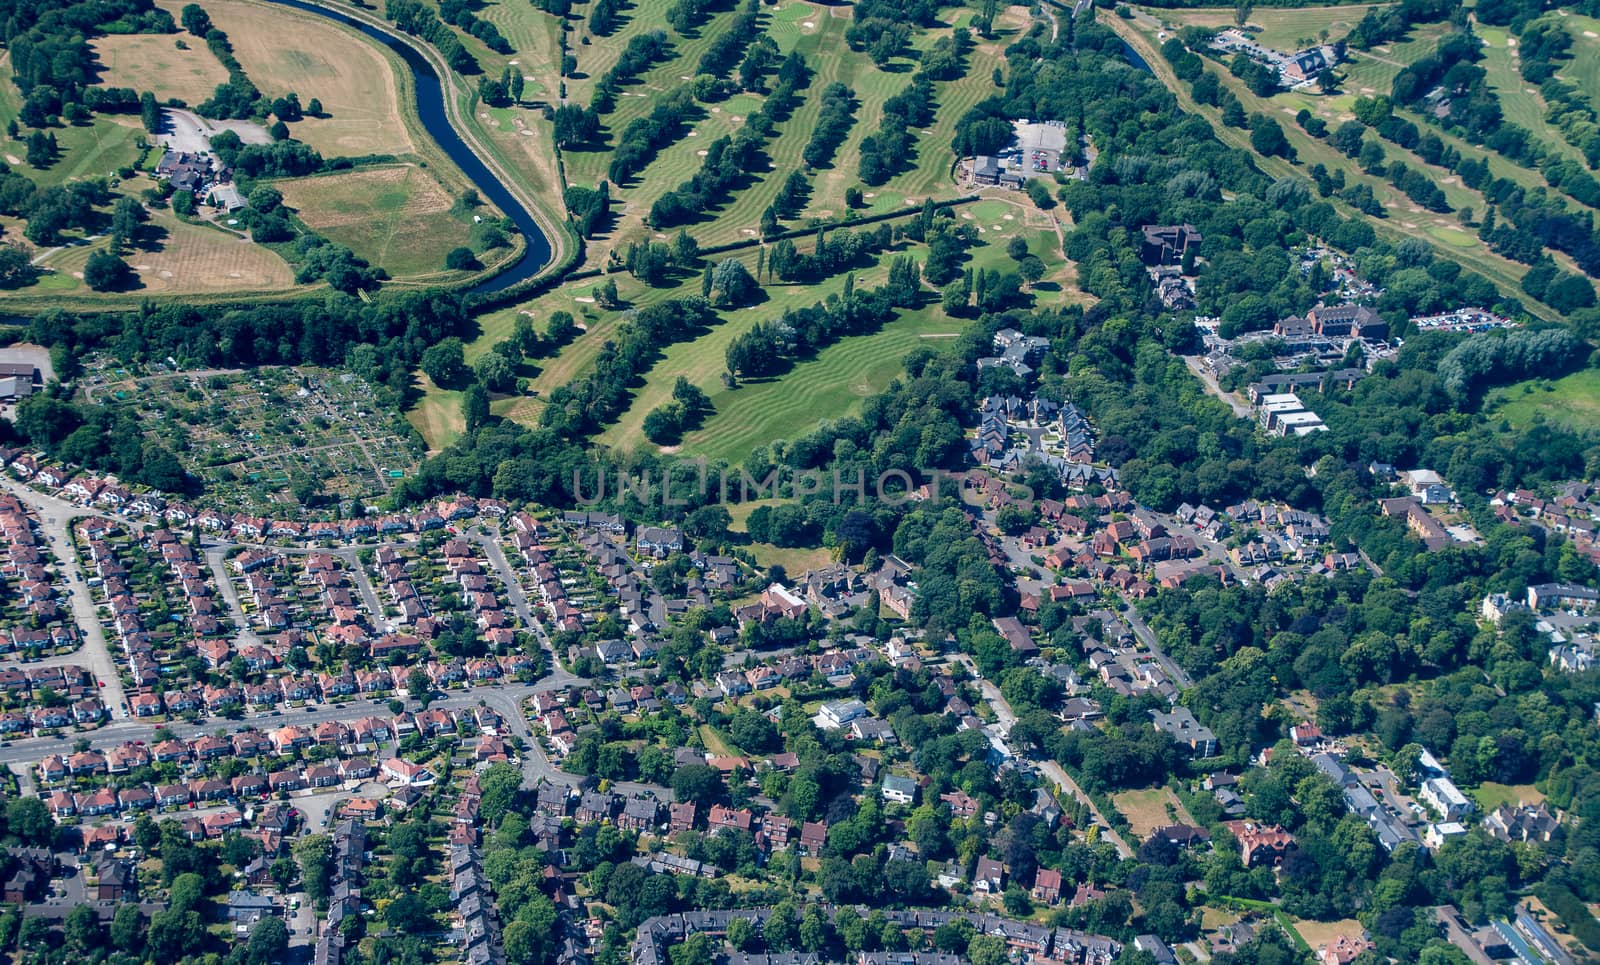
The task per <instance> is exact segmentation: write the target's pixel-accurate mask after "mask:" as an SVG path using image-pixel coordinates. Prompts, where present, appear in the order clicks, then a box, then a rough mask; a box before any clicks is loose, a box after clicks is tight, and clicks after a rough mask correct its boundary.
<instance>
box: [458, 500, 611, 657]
mask: <svg viewBox="0 0 1600 965" xmlns="http://www.w3.org/2000/svg"><path fill="white" fill-rule="evenodd" d="M468 536H469V538H470V539H471V540H472V541H473V542H475V543H477V544H478V547H479V548H480V549H482V550H483V555H484V556H485V557H486V558H487V559H488V560H489V565H490V566H491V567H493V568H494V571H495V573H496V574H497V575H498V576H499V577H500V583H501V584H502V585H503V586H504V587H505V590H506V599H507V600H508V601H510V603H511V609H512V610H513V611H515V612H516V614H517V619H518V620H520V621H522V625H523V626H525V627H527V628H528V629H529V630H531V631H533V634H534V636H536V637H538V639H539V646H541V647H543V648H544V652H545V655H546V657H547V659H548V661H549V666H550V669H549V672H548V673H546V675H545V677H544V685H545V687H546V688H561V687H571V686H574V685H576V684H582V683H587V681H586V680H584V678H582V677H578V676H576V675H574V674H571V673H569V672H567V671H566V670H565V669H563V668H562V666H561V661H560V660H559V659H557V657H556V651H555V644H553V643H552V642H551V641H550V635H549V634H548V633H546V632H545V629H544V622H543V621H541V620H540V619H539V615H538V613H536V612H535V611H534V609H533V605H532V604H530V603H529V602H528V595H527V594H526V593H524V592H522V580H521V579H520V578H519V577H518V574H517V571H516V569H515V568H514V567H512V565H511V561H510V560H507V559H506V553H505V550H504V549H502V548H501V546H500V541H499V540H497V539H494V538H493V537H491V536H489V535H488V534H487V533H484V532H481V531H479V530H474V531H473V532H472V533H470V534H468Z"/></svg>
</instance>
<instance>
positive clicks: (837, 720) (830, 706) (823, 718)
mask: <svg viewBox="0 0 1600 965" xmlns="http://www.w3.org/2000/svg"><path fill="white" fill-rule="evenodd" d="M866 714H867V706H866V704H863V703H862V702H861V701H859V700H855V699H853V698H852V699H848V700H831V701H828V702H827V703H825V704H823V705H822V708H821V710H819V711H818V713H817V726H819V727H821V728H823V729H824V730H838V729H839V728H841V727H843V726H844V725H845V724H848V723H850V722H851V721H853V720H856V719H857V718H860V717H865V716H866Z"/></svg>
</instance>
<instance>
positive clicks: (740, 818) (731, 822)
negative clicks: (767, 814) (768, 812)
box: [706, 804, 755, 832]
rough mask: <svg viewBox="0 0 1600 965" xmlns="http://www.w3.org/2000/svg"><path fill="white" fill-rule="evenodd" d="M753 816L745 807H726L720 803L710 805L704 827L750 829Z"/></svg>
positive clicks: (720, 829)
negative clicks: (709, 811) (709, 812)
mask: <svg viewBox="0 0 1600 965" xmlns="http://www.w3.org/2000/svg"><path fill="white" fill-rule="evenodd" d="M754 819H755V816H754V815H753V814H751V813H750V811H749V809H747V808H728V807H723V806H722V805H720V804H713V805H712V806H711V814H710V816H709V817H708V818H707V820H706V827H707V828H709V829H710V830H712V831H723V830H732V831H746V832H748V831H749V830H750V826H751V823H752V822H753V821H754Z"/></svg>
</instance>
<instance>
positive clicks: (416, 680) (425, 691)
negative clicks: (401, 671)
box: [406, 667, 433, 706]
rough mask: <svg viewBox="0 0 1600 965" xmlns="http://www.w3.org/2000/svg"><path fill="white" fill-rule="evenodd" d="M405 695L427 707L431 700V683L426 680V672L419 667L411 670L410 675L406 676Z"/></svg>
mask: <svg viewBox="0 0 1600 965" xmlns="http://www.w3.org/2000/svg"><path fill="white" fill-rule="evenodd" d="M406 693H408V694H410V695H411V699H412V700H418V701H421V702H422V703H423V705H424V706H426V705H427V703H428V701H429V700H431V699H432V698H433V681H432V680H430V679H429V678H428V672H427V671H426V670H423V669H422V668H421V667H413V668H411V673H409V674H407V675H406Z"/></svg>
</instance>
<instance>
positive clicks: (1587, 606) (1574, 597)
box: [1528, 583, 1600, 611]
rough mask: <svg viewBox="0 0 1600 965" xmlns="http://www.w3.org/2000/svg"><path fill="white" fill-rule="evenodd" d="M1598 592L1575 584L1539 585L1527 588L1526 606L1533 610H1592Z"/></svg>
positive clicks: (1598, 597) (1597, 598) (1597, 597)
mask: <svg viewBox="0 0 1600 965" xmlns="http://www.w3.org/2000/svg"><path fill="white" fill-rule="evenodd" d="M1597 601H1600V591H1596V590H1594V589H1592V588H1590V587H1587V586H1579V585H1578V584H1576V583H1539V584H1537V585H1534V586H1530V587H1528V606H1529V607H1530V608H1532V609H1534V610H1543V609H1552V610H1582V611H1589V610H1592V609H1594V606H1595V603H1596V602H1597Z"/></svg>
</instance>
